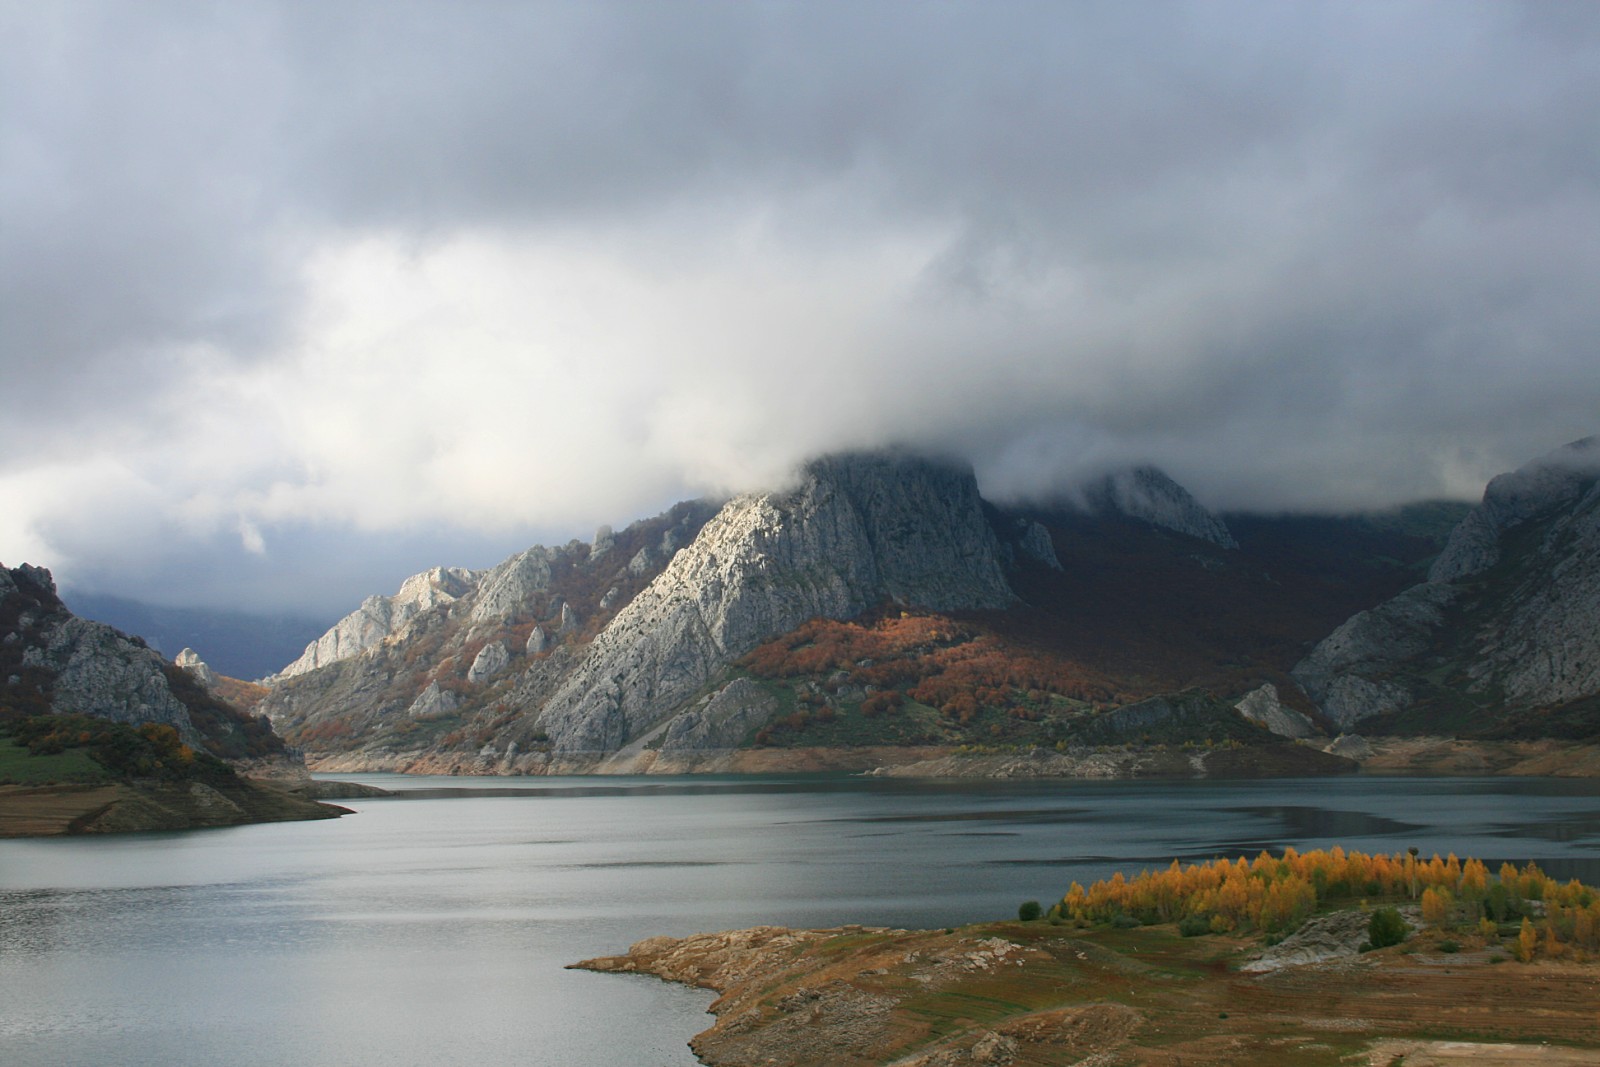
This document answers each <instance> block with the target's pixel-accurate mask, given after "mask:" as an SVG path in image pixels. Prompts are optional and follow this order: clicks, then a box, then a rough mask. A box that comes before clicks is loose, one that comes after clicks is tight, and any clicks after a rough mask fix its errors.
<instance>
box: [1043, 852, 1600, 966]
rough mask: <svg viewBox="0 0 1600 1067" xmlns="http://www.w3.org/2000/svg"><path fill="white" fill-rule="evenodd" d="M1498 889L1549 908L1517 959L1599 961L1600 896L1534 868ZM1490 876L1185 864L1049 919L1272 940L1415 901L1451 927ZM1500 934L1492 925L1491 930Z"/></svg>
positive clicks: (1285, 862)
mask: <svg viewBox="0 0 1600 1067" xmlns="http://www.w3.org/2000/svg"><path fill="white" fill-rule="evenodd" d="M1499 884H1500V885H1502V886H1504V887H1505V888H1506V891H1507V892H1508V893H1509V894H1511V895H1512V897H1513V899H1514V900H1516V901H1518V902H1521V901H1530V900H1541V901H1543V902H1544V908H1543V910H1544V917H1543V919H1542V922H1541V923H1540V925H1539V926H1538V927H1537V930H1542V931H1543V933H1544V939H1543V941H1542V942H1541V941H1539V938H1538V933H1537V932H1536V928H1535V926H1534V924H1533V923H1532V922H1530V921H1529V920H1527V919H1524V921H1523V929H1522V932H1521V934H1520V936H1519V938H1518V943H1517V952H1518V954H1519V956H1520V957H1522V958H1532V956H1533V955H1534V954H1535V953H1536V952H1539V951H1543V952H1544V953H1545V954H1546V955H1558V954H1563V953H1565V952H1566V951H1567V949H1568V948H1572V949H1575V950H1576V951H1579V952H1596V951H1600V893H1597V892H1596V891H1595V890H1594V889H1593V888H1591V887H1589V886H1585V885H1583V884H1582V883H1580V882H1578V881H1577V880H1576V879H1573V880H1572V881H1569V882H1559V881H1557V880H1556V879H1553V878H1550V877H1549V876H1547V875H1545V874H1544V872H1542V871H1541V870H1539V868H1538V867H1536V866H1534V865H1533V864H1531V863H1530V864H1528V865H1526V866H1525V867H1522V868H1520V869H1519V868H1517V867H1514V866H1512V865H1510V864H1506V865H1505V866H1503V867H1502V868H1501V872H1500V879H1499ZM1487 885H1488V878H1487V869H1486V868H1485V867H1484V865H1483V864H1482V863H1481V862H1480V861H1478V860H1475V859H1469V860H1467V861H1466V862H1465V863H1463V862H1461V861H1460V860H1458V859H1457V858H1456V857H1455V856H1454V855H1451V856H1448V857H1446V858H1443V859H1441V858H1440V857H1439V856H1437V855H1435V856H1433V857H1432V858H1431V859H1428V860H1423V859H1422V858H1421V857H1419V856H1415V855H1412V854H1409V853H1398V854H1395V855H1388V856H1386V855H1381V854H1379V855H1368V854H1366V853H1363V852H1357V851H1350V852H1346V851H1345V850H1344V849H1342V848H1339V847H1334V848H1332V849H1328V850H1326V851H1324V850H1321V849H1318V850H1315V851H1311V852H1305V853H1301V852H1296V851H1295V850H1294V849H1292V848H1291V849H1287V850H1285V851H1284V853H1283V855H1281V856H1277V857H1274V856H1272V855H1271V854H1270V853H1267V852H1262V853H1261V854H1259V855H1258V856H1256V858H1255V859H1254V860H1246V859H1245V858H1244V857H1242V856H1241V857H1239V858H1238V859H1236V860H1227V859H1218V860H1212V861H1210V862H1208V863H1194V864H1189V865H1188V866H1184V865H1182V864H1180V863H1179V862H1178V861H1177V860H1173V861H1172V865H1171V866H1170V867H1168V868H1167V869H1166V870H1163V871H1156V872H1151V871H1143V872H1141V873H1140V874H1139V876H1138V877H1136V878H1134V879H1132V880H1128V879H1125V878H1124V877H1123V875H1122V873H1121V872H1120V871H1119V872H1117V873H1116V874H1115V875H1113V876H1112V877H1111V878H1110V879H1109V880H1107V881H1100V882H1096V883H1094V884H1093V885H1091V886H1090V887H1089V888H1088V889H1085V888H1084V887H1083V886H1082V885H1080V884H1078V883H1077V882H1073V883H1072V887H1071V888H1070V889H1069V890H1068V891H1067V894H1066V895H1065V896H1064V897H1062V899H1061V902H1060V903H1059V904H1057V905H1056V906H1055V907H1054V908H1052V909H1051V914H1052V916H1053V917H1054V919H1055V920H1056V921H1061V920H1071V921H1077V922H1086V923H1098V922H1110V921H1112V920H1114V919H1116V918H1117V917H1118V916H1132V917H1133V918H1135V919H1138V920H1139V921H1140V922H1145V923H1164V922H1177V921H1180V920H1189V921H1190V922H1194V921H1197V920H1198V921H1203V922H1204V923H1205V924H1206V925H1207V926H1208V928H1209V929H1210V930H1212V931H1213V932H1217V933H1222V932H1227V931H1231V930H1243V929H1247V928H1254V929H1257V930H1261V931H1263V932H1266V933H1277V932H1281V931H1284V930H1289V929H1292V928H1293V927H1295V926H1298V925H1299V924H1300V923H1301V922H1303V921H1304V920H1305V919H1306V918H1307V917H1308V916H1310V915H1311V913H1312V912H1313V911H1315V910H1316V908H1317V906H1318V905H1319V904H1321V903H1323V902H1329V901H1335V900H1341V899H1343V900H1349V899H1357V898H1362V899H1364V898H1370V897H1404V898H1417V897H1420V898H1421V901H1422V910H1423V916H1424V918H1425V919H1426V920H1427V921H1429V922H1432V923H1443V922H1445V921H1446V920H1447V919H1448V918H1449V917H1450V915H1451V914H1452V908H1454V907H1457V906H1460V905H1462V904H1465V905H1467V906H1470V907H1471V908H1473V909H1477V908H1478V907H1480V906H1481V901H1482V900H1483V898H1484V895H1485V891H1486V887H1487ZM1489 928H1490V929H1494V928H1495V927H1494V924H1493V923H1490V924H1489Z"/></svg>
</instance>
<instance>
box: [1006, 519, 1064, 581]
mask: <svg viewBox="0 0 1600 1067" xmlns="http://www.w3.org/2000/svg"><path fill="white" fill-rule="evenodd" d="M1019 522H1020V524H1021V526H1022V536H1021V537H1019V538H1017V547H1018V548H1020V549H1021V550H1022V551H1023V552H1024V553H1025V554H1026V555H1029V556H1032V557H1033V558H1034V559H1036V560H1038V561H1039V562H1040V563H1043V564H1044V565H1045V566H1046V567H1049V568H1050V569H1051V570H1053V571H1058V570H1060V569H1061V561H1060V560H1059V559H1057V558H1056V546H1055V544H1054V543H1053V542H1052V541H1051V540H1050V531H1049V530H1047V529H1045V528H1044V525H1043V524H1042V523H1037V522H1032V521H1029V520H1027V519H1021V520H1019Z"/></svg>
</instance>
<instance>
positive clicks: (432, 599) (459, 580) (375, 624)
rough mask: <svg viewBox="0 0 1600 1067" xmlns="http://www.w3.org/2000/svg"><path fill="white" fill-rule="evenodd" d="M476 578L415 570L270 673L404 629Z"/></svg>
mask: <svg viewBox="0 0 1600 1067" xmlns="http://www.w3.org/2000/svg"><path fill="white" fill-rule="evenodd" d="M517 558H518V559H520V558H521V557H517ZM502 566H506V565H505V564H502ZM479 577H481V576H480V575H479V574H477V573H475V572H473V571H469V570H466V569H465V568H462V567H434V568H433V569H432V570H427V571H423V572H422V573H421V574H414V575H412V576H411V577H410V578H407V579H406V580H405V582H404V583H402V584H401V586H400V591H399V592H398V593H396V594H395V595H394V596H392V597H387V596H370V597H368V598H367V599H366V600H364V601H362V602H361V606H360V607H359V608H357V609H356V610H355V611H353V612H351V613H350V614H349V615H346V616H345V617H344V618H342V619H340V620H339V621H338V622H337V623H335V624H334V625H333V627H332V628H331V629H329V630H328V632H327V633H325V634H323V635H322V636H321V637H319V638H317V640H315V641H313V642H312V643H311V644H309V645H307V646H306V650H305V652H304V653H302V654H301V656H300V658H299V659H297V660H295V661H294V662H293V663H291V664H289V665H288V666H287V667H285V668H284V669H283V670H281V671H279V672H278V673H277V674H276V675H275V676H274V678H275V679H284V678H293V677H295V676H297V675H301V674H307V673H309V672H311V671H314V670H316V669H317V668H318V667H326V666H327V665H329V664H330V663H337V662H339V661H340V660H345V659H349V658H351V657H352V656H357V655H360V654H361V653H362V652H364V651H366V650H367V649H369V648H372V647H373V646H375V645H378V644H380V643H381V642H383V641H384V640H385V639H386V638H389V637H391V636H395V635H398V634H401V633H403V632H404V630H405V628H406V625H407V624H408V623H409V622H410V621H411V620H412V619H413V618H415V617H416V616H417V615H418V614H420V613H422V612H424V611H427V610H428V609H430V608H432V607H434V606H436V605H439V604H449V603H453V602H454V601H456V600H458V599H460V598H461V597H463V596H465V595H466V594H467V593H469V592H471V591H472V590H473V589H474V588H476V586H477V582H478V579H479Z"/></svg>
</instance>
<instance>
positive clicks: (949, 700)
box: [10, 439, 1600, 773]
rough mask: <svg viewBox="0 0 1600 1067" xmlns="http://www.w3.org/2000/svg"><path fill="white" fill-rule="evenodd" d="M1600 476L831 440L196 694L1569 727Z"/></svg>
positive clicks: (833, 736)
mask: <svg viewBox="0 0 1600 1067" xmlns="http://www.w3.org/2000/svg"><path fill="white" fill-rule="evenodd" d="M1597 481H1600V446H1597V445H1596V442H1595V439H1587V440H1585V441H1580V442H1576V443H1574V444H1572V445H1569V446H1567V447H1565V448H1563V449H1559V450H1557V451H1556V452H1554V453H1551V454H1550V455H1548V456H1545V457H1542V458H1540V459H1538V460H1535V461H1534V462H1532V463H1530V464H1528V465H1527V466H1525V467H1523V468H1522V469H1520V470H1518V471H1515V472H1512V473H1509V474H1506V475H1503V476H1501V477H1499V478H1496V479H1495V480H1494V481H1493V482H1491V483H1490V485H1489V487H1488V488H1487V490H1486V491H1485V494H1484V497H1483V500H1482V502H1481V503H1480V504H1479V505H1478V506H1476V507H1470V508H1469V507H1468V506H1466V505H1459V504H1452V503H1443V502H1440V503H1423V504H1416V505H1411V506H1408V507H1404V508H1399V509H1394V510H1391V511H1386V512H1382V513H1369V514H1356V515H1342V516H1304V515H1252V514H1224V515H1217V514H1213V513H1211V512H1209V511H1207V510H1206V509H1205V508H1203V507H1202V506H1201V505H1200V504H1199V503H1198V502H1197V501H1196V500H1195V499H1194V498H1193V497H1192V496H1191V495H1190V494H1189V493H1188V492H1187V491H1186V490H1185V489H1184V488H1183V487H1182V486H1180V485H1179V484H1178V483H1176V482H1175V481H1173V480H1172V479H1171V478H1169V477H1168V476H1167V475H1166V474H1164V473H1163V472H1161V471H1159V470H1157V469H1155V468H1152V467H1148V466H1146V467H1134V468H1128V469H1124V470H1116V471H1110V472H1106V473H1105V474H1103V475H1102V476H1101V477H1099V478H1096V479H1093V480H1091V481H1089V482H1087V483H1085V484H1083V485H1081V486H1078V487H1075V488H1074V489H1072V490H1071V491H1069V492H1064V493H1061V494H1058V495H1057V496H1056V497H1054V498H1052V499H1048V500H1044V501H1039V502H1034V503H1029V504H1025V505H1017V504H1012V505H1006V506H998V505H996V504H994V503H992V502H990V501H987V500H985V499H984V498H983V497H982V496H981V495H980V493H979V491H978V487H977V483H976V480H975V479H974V477H973V473H972V471H971V470H970V469H969V468H967V467H966V466H964V465H963V464H960V463H957V462H952V461H948V460H943V459H937V458H930V457H926V456H919V455H913V454H909V453H903V452H893V451H885V452H875V453H856V454H844V455H833V456H826V457H822V458H819V459H817V460H814V461H812V462H811V463H809V464H807V465H806V466H805V467H804V468H803V469H802V470H801V471H800V472H798V474H797V476H796V477H795V478H794V479H793V480H792V482H791V484H788V485H785V486H782V487H779V488H777V489H774V490H772V491H768V492H758V493H750V494H746V495H742V496H739V497H736V498H734V499H732V500H728V501H725V502H720V503H719V502H714V501H704V500H701V501H689V502H685V503H683V504H679V505H677V506H676V507H674V508H672V509H671V510H669V511H667V512H666V513H664V514H662V515H659V516H656V517H654V518H651V519H646V520H642V521H640V522H636V523H634V524H632V525H630V526H628V527H626V528H625V529H622V530H620V531H613V530H611V529H610V528H606V527H602V528H601V529H600V530H599V531H597V532H596V534H595V536H594V538H593V540H591V541H589V542H581V541H572V542H569V543H567V544H566V545H562V546H557V547H552V548H547V547H543V546H534V547H532V548H530V549H528V550H526V551H524V552H521V553H518V554H517V555H514V556H512V557H510V558H508V559H507V560H505V561H504V562H502V563H501V564H499V565H498V566H496V567H493V568H490V569H486V570H471V569H466V568H459V567H447V566H440V567H436V568H433V569H431V570H428V571H424V572H422V573H420V574H418V575H415V576H413V577H411V578H409V579H407V580H406V581H405V582H404V583H402V585H401V587H400V589H399V590H398V591H397V592H396V593H394V594H393V595H374V596H372V597H369V598H368V599H367V600H365V601H364V602H363V603H362V604H360V605H359V606H358V607H357V608H356V609H355V610H354V611H352V612H351V613H350V614H349V615H347V616H346V617H345V618H343V619H341V620H340V621H339V622H337V623H335V624H334V625H333V626H332V627H331V628H329V629H328V630H327V631H326V632H325V633H323V634H322V635H321V636H320V637H318V638H316V639H315V640H312V641H310V642H309V643H308V644H307V645H306V646H305V648H304V650H303V651H302V652H301V653H300V654H299V655H298V656H296V657H295V658H293V660H292V661H291V662H289V663H288V664H287V665H285V666H283V667H282V668H281V669H279V670H278V671H277V672H276V673H274V674H272V675H271V676H269V677H267V678H264V679H263V685H264V688H251V687H247V686H237V685H234V686H232V688H228V686H230V685H231V683H229V682H228V681H227V680H226V679H224V680H223V681H222V682H220V683H217V684H218V685H221V686H222V687H223V688H222V689H220V690H217V691H218V692H222V693H225V694H226V695H227V696H228V697H229V698H231V699H235V700H237V701H240V702H242V703H246V704H252V703H253V704H254V707H253V708H252V711H253V712H256V713H261V714H264V715H265V716H267V717H268V718H269V719H270V721H271V723H272V725H273V727H274V728H275V730H276V731H277V732H278V733H280V734H282V736H283V737H284V738H285V739H287V740H288V742H289V743H291V744H293V745H295V746H298V747H299V748H301V749H303V750H304V751H305V752H306V753H307V755H308V756H309V758H310V759H311V760H312V762H313V764H314V765H318V766H322V767H324V768H328V769H344V770H355V769H381V770H415V771H424V770H425V771H435V772H440V771H443V772H451V773H548V772H556V771H592V770H613V771H643V770H651V771H657V772H661V771H674V770H676V771H683V770H714V769H729V768H733V769H755V768H797V767H808V766H836V767H873V766H878V765H881V764H893V763H908V762H913V761H915V760H921V759H927V758H930V757H935V758H936V757H939V756H941V755H948V754H950V753H952V752H954V753H962V752H965V753H995V752H1009V753H1015V752H1033V753H1035V754H1040V753H1054V754H1056V755H1058V756H1061V757H1062V758H1066V757H1070V756H1072V755H1073V754H1074V753H1076V754H1079V755H1081V754H1083V753H1085V752H1099V751H1102V750H1105V749H1107V748H1108V747H1111V748H1117V747H1122V748H1128V747H1132V748H1140V749H1159V750H1171V751H1174V752H1183V753H1193V754H1192V755H1188V756H1185V758H1187V759H1189V760H1190V763H1191V765H1192V766H1193V768H1194V769H1195V770H1197V771H1201V772H1205V771H1207V770H1208V769H1209V770H1211V771H1213V772H1215V771H1216V768H1218V767H1221V766H1223V765H1226V766H1227V767H1229V768H1231V770H1230V771H1229V773H1236V772H1238V771H1240V770H1241V768H1247V767H1248V765H1249V760H1248V759H1244V758H1242V757H1239V756H1238V755H1237V753H1238V752H1240V751H1244V752H1248V753H1260V754H1263V755H1262V756H1261V761H1260V766H1259V767H1258V768H1257V770H1258V771H1260V772H1261V773H1270V772H1271V771H1272V768H1274V767H1278V768H1287V769H1288V770H1290V771H1293V770H1295V769H1296V768H1298V769H1299V770H1301V771H1304V772H1306V773H1310V772H1311V770H1312V767H1311V764H1310V763H1308V762H1307V759H1308V757H1305V756H1304V755H1303V754H1304V753H1305V752H1306V751H1309V750H1311V749H1314V748H1319V747H1320V748H1330V749H1332V750H1333V751H1335V752H1339V751H1345V752H1348V751H1351V749H1350V748H1348V747H1345V748H1343V749H1341V748H1340V745H1342V744H1344V742H1339V743H1338V744H1334V743H1332V742H1331V739H1332V738H1333V737H1335V735H1338V734H1340V733H1342V732H1347V731H1356V730H1359V731H1360V732H1362V733H1364V734H1369V735H1381V734H1387V735H1403V734H1448V735H1452V736H1461V737H1475V738H1486V739H1493V738H1527V737H1558V738H1565V739H1569V740H1596V739H1600V713H1597V711H1596V708H1597V703H1600V696H1597V694H1600V665H1597V646H1600V638H1597V634H1600V626H1597V625H1596V622H1597V621H1600V619H1597V613H1600V566H1597V564H1596V560H1597V558H1600V557H1597V554H1596V552H1595V548H1596V542H1597V540H1600V489H1597ZM37 573H38V572H36V571H34V570H33V569H30V568H26V567H24V568H22V569H21V570H20V571H14V572H10V574H11V575H12V578H11V579H10V580H11V582H12V585H13V586H14V587H16V588H17V589H25V588H28V587H29V586H28V582H29V581H32V579H31V578H29V577H28V576H29V575H33V576H35V577H37ZM19 574H20V575H22V578H21V579H19V578H18V577H17V576H18V575H19ZM34 584H35V585H38V583H37V582H35V583H34ZM40 588H43V586H40ZM51 598H53V591H52V592H51ZM41 603H43V601H41ZM45 606H46V607H48V605H45ZM56 607H57V608H60V606H59V603H58V602H57V605H56ZM50 610H56V609H54V608H52V609H50ZM60 610H64V608H60ZM27 621H28V619H22V620H21V622H24V623H26V622H27ZM63 632H66V631H65V630H63ZM58 643H59V642H58ZM148 654H149V655H150V656H154V653H148ZM34 655H35V656H37V655H39V653H35V654H34ZM68 658H69V659H70V657H68ZM156 658H159V657H156ZM187 662H188V665H189V667H190V670H191V671H192V672H195V673H196V674H197V675H198V676H200V677H202V678H204V677H206V673H205V666H204V664H197V663H195V662H193V661H192V660H189V661H187ZM179 673H180V674H183V673H185V672H179ZM57 677H58V678H60V677H65V675H60V674H58V675H57ZM56 686H57V689H63V690H64V689H65V688H66V687H63V686H62V685H61V684H60V682H59V681H58V682H57V683H56ZM202 688H204V687H202ZM24 690H26V685H23V686H22V687H21V689H18V688H16V687H15V683H14V684H13V689H12V690H11V695H13V696H15V695H16V694H17V693H18V692H22V691H24ZM257 701H259V702H258V703H256V702H257ZM244 721H254V720H249V719H248V717H245V720H244ZM1286 739H1296V740H1297V742H1298V743H1297V744H1295V745H1293V746H1289V747H1288V748H1286V747H1285V746H1286V745H1287V740H1286ZM1319 739H1320V740H1319ZM1224 752H1232V753H1235V755H1230V756H1226V758H1224V755H1223V753H1224ZM1273 753H1275V754H1276V755H1272V756H1271V758H1268V755H1267V754H1273ZM1285 759H1287V760H1288V762H1287V763H1285V762H1284V760H1285ZM1208 760H1209V761H1210V762H1209V763H1208V762H1207V761H1208ZM1169 762H1170V761H1169ZM1158 765H1159V767H1166V766H1167V765H1166V764H1165V763H1162V762H1161V761H1159V760H1158V761H1156V762H1155V763H1153V764H1149V767H1151V768H1155V767H1157V766H1158ZM1124 769H1126V768H1124ZM1322 769H1328V768H1326V767H1324V768H1322ZM1170 770H1171V768H1167V771H1164V772H1162V773H1166V772H1170ZM1156 772H1157V771H1156V770H1151V771H1150V773H1156Z"/></svg>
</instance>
